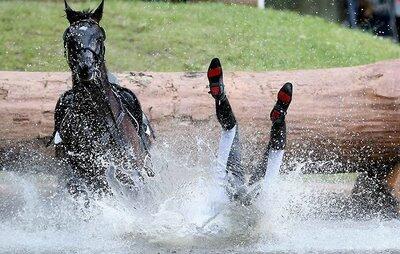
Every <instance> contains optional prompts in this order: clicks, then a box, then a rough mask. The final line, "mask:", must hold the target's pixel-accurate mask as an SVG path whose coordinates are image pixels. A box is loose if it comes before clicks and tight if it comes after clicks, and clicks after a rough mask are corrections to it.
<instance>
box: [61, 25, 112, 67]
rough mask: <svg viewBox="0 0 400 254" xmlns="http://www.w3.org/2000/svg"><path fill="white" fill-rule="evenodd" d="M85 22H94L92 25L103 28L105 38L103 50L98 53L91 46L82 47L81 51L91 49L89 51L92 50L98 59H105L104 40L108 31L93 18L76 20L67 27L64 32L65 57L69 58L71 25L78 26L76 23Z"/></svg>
mask: <svg viewBox="0 0 400 254" xmlns="http://www.w3.org/2000/svg"><path fill="white" fill-rule="evenodd" d="M83 22H87V23H89V24H92V25H93V24H95V25H98V26H99V28H100V29H101V32H102V34H103V38H104V39H103V44H102V48H101V50H100V52H99V53H98V52H95V51H94V50H93V49H91V48H90V47H83V48H81V49H80V51H86V50H89V51H91V52H92V53H93V55H94V56H95V58H96V59H97V60H98V59H103V58H104V54H105V51H106V47H105V46H104V41H105V40H106V32H105V31H104V28H103V27H101V26H100V25H99V23H97V22H96V21H94V20H93V19H82V20H79V21H76V22H74V23H72V24H71V25H70V26H69V27H68V28H67V29H65V31H64V34H63V42H64V57H65V58H67V51H68V47H67V43H68V39H69V33H70V29H71V27H73V26H76V25H78V24H79V23H83Z"/></svg>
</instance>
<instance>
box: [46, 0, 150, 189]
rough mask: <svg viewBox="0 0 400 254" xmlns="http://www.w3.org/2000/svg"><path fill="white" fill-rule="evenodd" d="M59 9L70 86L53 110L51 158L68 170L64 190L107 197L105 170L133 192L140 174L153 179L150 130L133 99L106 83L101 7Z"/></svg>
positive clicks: (125, 91) (122, 89)
mask: <svg viewBox="0 0 400 254" xmlns="http://www.w3.org/2000/svg"><path fill="white" fill-rule="evenodd" d="M65 6H66V7H65V8H66V9H65V11H66V14H67V19H68V20H69V22H70V26H69V27H68V28H67V30H66V31H65V33H64V46H65V49H66V55H67V57H68V63H69V66H70V68H71V71H72V80H73V87H72V89H71V90H69V91H67V92H65V93H64V94H63V95H62V96H61V97H60V99H59V101H58V103H57V105H56V109H55V117H54V118H55V129H54V135H53V140H54V143H55V145H56V156H57V157H58V158H60V159H62V161H64V162H65V163H66V164H67V165H68V166H69V167H70V174H69V180H68V187H69V191H70V192H71V193H72V194H79V193H81V192H87V190H89V191H92V192H95V193H109V192H110V186H109V184H108V181H107V176H108V177H109V176H110V174H109V169H110V167H112V168H113V169H114V170H113V171H111V172H112V177H114V178H115V179H117V180H118V181H119V182H120V183H121V184H124V185H126V186H128V187H129V188H136V189H137V188H138V184H139V183H140V182H142V181H143V178H144V175H145V174H147V175H148V176H152V175H153V172H152V171H151V168H150V167H149V165H150V164H149V162H150V155H149V147H150V135H148V134H149V133H150V132H151V131H149V130H150V129H151V128H150V126H149V123H148V121H147V118H146V117H145V115H144V114H143V112H142V109H141V106H140V103H139V100H138V99H137V97H136V96H135V94H134V93H133V92H132V91H130V90H128V89H126V88H123V87H121V86H119V85H118V84H115V83H111V82H110V81H109V76H108V75H107V69H106V67H105V61H104V53H105V47H104V40H105V32H104V29H103V28H101V27H100V25H99V22H100V20H101V17H102V12H103V2H102V3H101V4H100V6H99V7H98V8H97V9H96V10H95V11H94V12H92V11H84V12H76V11H73V10H72V9H71V8H70V7H69V6H68V4H67V3H66V2H65Z"/></svg>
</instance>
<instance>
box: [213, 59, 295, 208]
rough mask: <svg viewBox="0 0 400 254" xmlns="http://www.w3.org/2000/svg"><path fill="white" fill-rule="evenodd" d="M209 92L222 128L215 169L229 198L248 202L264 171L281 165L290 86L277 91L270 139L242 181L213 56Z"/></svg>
mask: <svg viewBox="0 0 400 254" xmlns="http://www.w3.org/2000/svg"><path fill="white" fill-rule="evenodd" d="M207 77H208V80H209V88H210V91H209V93H210V94H211V95H212V97H214V99H215V107H216V114H217V118H218V121H219V123H220V124H221V127H222V135H221V139H220V143H219V148H218V158H217V163H218V166H217V169H216V170H217V172H218V173H219V178H221V179H223V180H225V181H227V182H226V191H227V194H228V196H229V198H230V200H234V201H239V202H241V203H242V204H249V203H250V202H251V200H252V199H253V198H254V197H255V196H257V195H258V192H259V190H260V186H261V182H262V181H263V179H264V178H265V175H266V172H269V171H278V172H279V168H280V167H281V164H282V159H283V154H284V148H285V145H286V123H285V116H286V113H287V109H288V107H289V105H290V102H291V100H292V90H293V86H292V84H291V83H286V84H284V85H283V87H282V88H281V89H280V91H279V92H278V96H277V102H276V103H275V106H274V107H273V108H272V110H271V113H270V119H271V121H272V127H271V133H270V140H269V143H268V146H267V147H266V151H265V153H264V155H263V157H262V160H261V162H260V163H259V165H258V167H257V168H255V169H254V170H253V173H252V174H251V176H250V179H249V181H248V182H247V181H246V178H245V175H246V174H245V170H244V167H243V165H242V163H241V155H240V140H239V126H238V123H237V121H236V119H235V115H234V113H233V111H232V107H231V105H230V104H229V100H228V97H227V95H226V93H225V86H224V82H223V71H222V67H221V63H220V61H219V59H218V58H214V59H213V60H212V61H211V63H210V66H209V68H208V72H207Z"/></svg>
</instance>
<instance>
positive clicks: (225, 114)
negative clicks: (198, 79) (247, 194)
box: [207, 58, 245, 200]
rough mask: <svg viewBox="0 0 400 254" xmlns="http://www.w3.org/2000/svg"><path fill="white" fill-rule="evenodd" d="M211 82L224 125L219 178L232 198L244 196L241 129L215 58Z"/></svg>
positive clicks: (211, 67) (210, 73) (209, 76)
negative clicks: (225, 184)
mask: <svg viewBox="0 0 400 254" xmlns="http://www.w3.org/2000/svg"><path fill="white" fill-rule="evenodd" d="M207 76H208V79H209V82H210V92H209V93H210V94H211V95H212V96H213V97H214V99H215V108H216V114H217V118H218V121H219V123H220V124H221V127H222V135H221V139H220V142H219V148H218V159H217V162H218V166H217V173H218V178H219V179H220V180H221V181H222V182H223V183H225V181H227V183H228V184H227V188H226V189H227V192H228V195H229V197H230V198H231V199H234V200H235V199H238V198H240V197H241V196H243V194H244V193H243V192H244V186H245V178H244V170H243V168H242V166H241V156H240V142H239V129H238V125H237V122H236V119H235V116H234V114H233V111H232V108H231V105H230V103H229V100H228V98H227V97H226V94H225V91H224V84H223V73H222V67H221V64H220V61H219V59H218V58H214V59H213V60H212V61H211V64H210V67H209V68H208V73H207Z"/></svg>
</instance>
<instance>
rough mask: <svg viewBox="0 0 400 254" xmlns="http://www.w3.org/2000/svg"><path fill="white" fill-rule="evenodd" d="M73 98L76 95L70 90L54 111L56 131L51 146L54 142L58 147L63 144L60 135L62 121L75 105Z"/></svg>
mask: <svg viewBox="0 0 400 254" xmlns="http://www.w3.org/2000/svg"><path fill="white" fill-rule="evenodd" d="M73 98H74V94H73V92H72V90H68V91H66V92H64V93H63V94H62V95H61V96H60V98H59V99H58V101H57V104H56V107H55V110H54V131H53V134H52V136H51V139H50V141H49V142H48V143H47V145H48V146H49V145H50V144H51V143H52V142H53V141H54V144H55V145H57V144H59V143H60V142H61V140H62V138H61V136H60V135H61V134H60V128H61V124H62V121H63V120H64V118H65V115H66V114H67V112H68V110H69V109H70V108H71V107H72V104H73Z"/></svg>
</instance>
